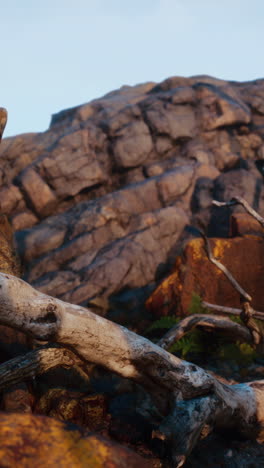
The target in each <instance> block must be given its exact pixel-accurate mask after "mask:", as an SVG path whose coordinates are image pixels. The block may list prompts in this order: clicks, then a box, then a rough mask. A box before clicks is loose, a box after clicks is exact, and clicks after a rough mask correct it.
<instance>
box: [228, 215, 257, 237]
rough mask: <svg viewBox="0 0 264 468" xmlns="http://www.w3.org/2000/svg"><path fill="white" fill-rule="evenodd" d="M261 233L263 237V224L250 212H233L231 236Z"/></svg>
mask: <svg viewBox="0 0 264 468" xmlns="http://www.w3.org/2000/svg"><path fill="white" fill-rule="evenodd" d="M249 235H254V236H257V235H259V236H260V237H262V238H263V236H264V231H263V227H262V226H261V224H260V223H259V222H258V221H257V220H256V219H254V218H253V217H252V216H251V215H250V214H248V213H233V214H232V216H231V220H230V236H231V237H237V236H249Z"/></svg>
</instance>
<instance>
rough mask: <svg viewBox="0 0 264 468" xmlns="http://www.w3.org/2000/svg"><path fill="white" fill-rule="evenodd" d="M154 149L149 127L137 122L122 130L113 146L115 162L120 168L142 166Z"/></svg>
mask: <svg viewBox="0 0 264 468" xmlns="http://www.w3.org/2000/svg"><path fill="white" fill-rule="evenodd" d="M151 149H152V139H151V136H150V132H149V129H148V127H147V125H146V124H145V123H144V122H142V121H135V122H132V123H130V124H128V125H127V126H125V127H124V128H122V129H121V130H120V131H119V132H118V134H117V138H116V139H115V142H114V145H113V155H114V159H115V162H116V164H117V166H118V167H120V168H122V167H123V168H128V167H136V166H139V165H140V164H142V163H143V162H144V161H145V160H146V159H147V157H148V156H149V154H150V152H151Z"/></svg>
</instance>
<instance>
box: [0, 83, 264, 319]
mask: <svg viewBox="0 0 264 468" xmlns="http://www.w3.org/2000/svg"><path fill="white" fill-rule="evenodd" d="M3 119H4V120H3V121H5V119H6V115H5V114H3ZM263 138H264V80H256V81H253V82H246V83H238V82H227V81H224V80H219V79H216V78H213V77H208V76H197V77H191V78H182V77H171V78H168V79H167V80H165V81H163V82H162V83H159V84H156V83H146V84H143V85H137V86H134V87H130V86H124V87H122V88H121V89H119V90H116V91H113V92H111V93H109V94H107V95H106V96H103V97H102V98H101V99H96V100H94V101H92V102H90V103H88V104H84V105H82V106H78V107H75V108H72V109H67V110H64V111H62V112H60V113H58V114H56V115H54V116H53V118H52V121H51V125H50V128H49V129H48V130H47V131H46V132H44V133H39V134H33V133H32V134H25V135H19V136H17V137H13V138H7V139H4V140H2V143H1V151H0V156H1V157H0V194H1V200H0V202H1V209H2V211H4V212H5V213H7V214H8V215H9V216H10V219H11V222H12V224H13V227H14V229H15V230H16V241H17V244H18V248H19V251H20V253H21V256H22V259H23V263H24V272H25V273H24V274H25V278H26V279H27V280H29V281H31V282H32V283H33V284H34V285H35V286H36V287H38V288H40V289H41V290H42V291H44V292H48V293H50V294H53V295H55V296H58V297H60V298H63V299H67V300H69V301H73V302H79V303H82V304H84V305H85V304H87V303H88V302H90V301H91V300H94V299H96V298H98V297H101V296H103V298H104V299H107V300H108V298H109V297H110V300H111V301H112V300H113V299H114V300H116V299H117V298H118V297H120V298H122V301H121V302H122V304H123V305H124V304H125V303H126V301H125V297H127V303H126V307H128V309H129V304H131V297H132V296H133V295H134V296H137V297H138V298H140V299H139V301H140V302H141V303H142V302H144V294H147V293H149V287H154V286H155V284H156V283H157V281H159V280H160V278H161V277H162V275H164V274H165V272H166V271H168V269H169V268H170V266H171V264H172V261H173V258H174V256H175V253H176V252H178V251H179V248H180V246H181V245H182V242H183V241H184V240H186V239H187V238H188V232H187V231H188V229H186V227H187V226H188V225H190V224H191V225H196V226H201V225H202V226H203V228H204V229H205V231H206V232H207V234H208V235H210V236H215V237H218V236H228V235H229V233H230V232H229V225H230V216H231V215H232V213H235V214H236V213H239V212H241V208H239V207H236V208H233V209H232V210H230V209H224V208H223V209H217V210H216V209H213V208H212V206H211V202H212V199H213V198H217V199H219V200H226V199H228V198H230V197H231V196H233V195H242V196H244V197H245V198H246V199H247V201H248V202H249V203H250V204H252V206H253V207H254V208H255V209H257V210H258V211H259V212H260V213H261V214H262V215H263V214H264V192H263V174H264V163H263V158H264V149H263V148H264V143H263ZM149 285H150V286H149ZM145 288H146V289H145ZM131 294H132V296H131ZM134 296H133V297H134ZM132 302H133V301H132ZM133 303H134V302H133ZM128 309H127V310H128ZM104 313H105V311H104ZM111 313H113V311H112V312H111ZM129 313H130V312H129Z"/></svg>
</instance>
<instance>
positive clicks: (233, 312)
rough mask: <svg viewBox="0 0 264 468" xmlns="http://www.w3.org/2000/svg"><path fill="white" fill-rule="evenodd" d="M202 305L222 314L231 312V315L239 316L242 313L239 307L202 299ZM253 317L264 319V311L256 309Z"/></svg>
mask: <svg viewBox="0 0 264 468" xmlns="http://www.w3.org/2000/svg"><path fill="white" fill-rule="evenodd" d="M202 306H203V307H206V308H207V309H210V310H212V311H214V312H219V313H220V314H229V315H237V316H238V317H239V316H240V315H241V313H242V309H237V308H235V307H226V306H221V305H217V304H210V302H206V301H202ZM253 317H254V318H256V319H258V320H262V321H264V312H260V311H259V310H254V312H253Z"/></svg>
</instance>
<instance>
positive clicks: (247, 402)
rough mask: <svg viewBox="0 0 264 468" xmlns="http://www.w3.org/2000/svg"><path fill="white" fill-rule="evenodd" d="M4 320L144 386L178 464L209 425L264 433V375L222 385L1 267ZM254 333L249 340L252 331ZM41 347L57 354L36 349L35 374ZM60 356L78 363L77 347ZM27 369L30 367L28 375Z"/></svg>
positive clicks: (0, 311)
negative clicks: (37, 351) (73, 355)
mask: <svg viewBox="0 0 264 468" xmlns="http://www.w3.org/2000/svg"><path fill="white" fill-rule="evenodd" d="M222 320H223V319H222ZM0 323H1V324H4V325H8V326H10V327H13V328H16V329H19V330H21V331H23V332H25V333H27V334H28V335H30V336H32V337H34V338H36V339H38V340H43V341H50V342H56V343H58V344H60V345H61V346H63V347H65V348H67V349H69V350H70V351H74V354H75V353H76V354H77V358H76V359H77V363H78V359H80V360H81V361H82V362H87V363H90V362H92V363H96V364H99V365H101V366H103V367H105V368H107V369H109V370H111V371H113V372H115V373H117V374H119V375H120V376H123V377H125V378H129V379H132V380H133V381H135V382H136V383H138V384H139V385H140V386H142V387H144V388H145V390H146V391H147V392H148V393H149V394H150V395H151V397H152V399H153V402H154V403H155V404H156V407H157V409H158V410H159V414H160V427H159V430H157V431H156V432H155V433H154V436H155V437H159V438H161V439H163V440H166V441H167V442H168V443H170V446H171V450H172V459H173V466H175V467H179V466H182V465H183V464H184V462H185V460H186V457H187V455H188V454H189V453H190V451H191V450H192V448H193V446H194V445H195V443H196V441H197V439H198V438H199V435H200V433H201V431H202V429H203V428H204V426H207V425H209V426H212V427H227V428H232V429H233V430H234V431H237V432H238V433H240V434H243V435H244V436H246V437H250V438H252V437H255V438H256V437H257V438H259V439H261V440H262V431H263V423H264V403H263V401H264V381H258V382H252V383H247V384H240V385H226V384H223V383H222V382H220V381H219V380H217V379H216V378H215V377H214V376H212V375H211V374H210V373H209V372H206V371H205V370H203V369H201V368H200V367H198V366H197V365H195V364H192V363H189V362H186V361H184V360H181V359H179V358H177V357H176V356H173V355H172V354H170V353H168V352H167V351H165V350H164V349H162V348H161V347H160V346H158V345H155V344H153V343H152V342H150V341H149V340H147V339H146V338H143V337H141V336H138V335H136V334H135V333H133V332H131V331H129V330H127V329H126V328H124V327H122V326H119V325H117V324H115V323H113V322H110V321H108V320H106V319H104V318H102V317H99V316H97V315H95V314H93V313H92V312H91V311H89V310H87V309H85V308H82V307H80V306H77V305H73V304H68V303H65V302H62V301H60V300H58V299H54V298H52V297H50V296H47V295H45V294H42V293H40V292H38V291H36V290H35V289H34V288H32V287H31V286H30V285H29V284H27V283H25V282H24V281H22V280H21V279H19V278H17V277H15V276H12V275H7V274H2V273H1V274H0ZM245 330H246V329H245ZM245 336H246V335H245ZM247 339H250V337H249V334H248V335H247ZM33 353H34V352H33ZM42 353H44V354H43V355H45V366H46V368H47V367H48V366H49V365H50V364H49V363H50V362H51V361H54V350H53V352H51V355H50V358H49V357H48V352H47V350H41V351H39V355H38V356H39V361H38V358H37V357H36V356H37V354H35V355H34V354H33V356H34V359H35V361H34V362H35V367H34V366H33V365H32V367H34V370H33V374H34V375H35V374H37V373H38V369H37V367H39V370H40V372H41V369H43V358H42V357H41V354H42ZM52 353H53V354H52ZM56 353H57V350H56ZM27 356H28V355H27ZM57 358H58V359H57V362H56V365H57V364H58V363H59V361H60V359H61V363H62V364H64V365H68V364H70V363H71V362H72V363H73V364H74V363H75V358H73V357H72V354H69V355H67V353H66V354H65V353H64V351H63V352H62V356H61V357H60V356H58V354H57ZM34 359H33V360H34ZM71 360H72V361H71ZM12 362H13V363H14V360H12V361H10V362H9V370H10V363H12ZM4 365H5V366H6V371H7V370H8V369H7V367H8V363H5V364H4ZM30 365H31V361H30V359H28V357H27V363H26V365H25V368H26V369H27V376H30V375H32V373H30V371H29V370H28V368H29V367H30ZM50 367H52V366H50ZM2 369H3V368H2ZM0 375H1V366H0ZM2 375H3V373H2ZM22 375H23V372H22V373H21V378H22ZM25 375H26V374H24V376H25ZM24 376H23V378H24ZM12 382H14V381H12Z"/></svg>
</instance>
